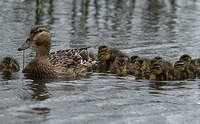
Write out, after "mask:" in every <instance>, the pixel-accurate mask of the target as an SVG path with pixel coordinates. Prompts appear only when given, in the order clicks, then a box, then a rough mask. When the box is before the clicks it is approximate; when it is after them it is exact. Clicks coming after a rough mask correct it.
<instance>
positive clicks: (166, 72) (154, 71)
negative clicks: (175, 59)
mask: <svg viewBox="0 0 200 124" xmlns="http://www.w3.org/2000/svg"><path fill="white" fill-rule="evenodd" d="M149 79H150V80H161V81H169V80H174V69H173V68H172V67H170V66H165V64H163V63H162V62H161V63H154V64H153V65H152V66H151V73H150V76H149Z"/></svg>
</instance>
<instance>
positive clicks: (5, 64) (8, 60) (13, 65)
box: [1, 57, 19, 73]
mask: <svg viewBox="0 0 200 124" xmlns="http://www.w3.org/2000/svg"><path fill="white" fill-rule="evenodd" d="M1 69H2V71H3V72H9V73H11V72H16V71H19V63H18V61H17V60H15V59H14V58H12V57H4V58H3V59H2V60H1Z"/></svg>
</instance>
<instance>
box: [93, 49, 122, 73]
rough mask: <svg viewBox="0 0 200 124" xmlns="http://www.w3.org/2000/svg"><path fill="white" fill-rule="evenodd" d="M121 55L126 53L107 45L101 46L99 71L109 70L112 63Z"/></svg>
mask: <svg viewBox="0 0 200 124" xmlns="http://www.w3.org/2000/svg"><path fill="white" fill-rule="evenodd" d="M121 55H122V56H123V55H124V54H123V53H122V52H121V51H120V50H117V49H110V48H108V47H107V46H105V45H103V46H100V47H99V49H98V55H97V61H98V66H97V71H98V72H107V71H108V70H109V69H110V65H111V63H113V62H114V60H115V58H116V57H117V56H121Z"/></svg>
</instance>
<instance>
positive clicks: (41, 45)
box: [18, 26, 91, 77]
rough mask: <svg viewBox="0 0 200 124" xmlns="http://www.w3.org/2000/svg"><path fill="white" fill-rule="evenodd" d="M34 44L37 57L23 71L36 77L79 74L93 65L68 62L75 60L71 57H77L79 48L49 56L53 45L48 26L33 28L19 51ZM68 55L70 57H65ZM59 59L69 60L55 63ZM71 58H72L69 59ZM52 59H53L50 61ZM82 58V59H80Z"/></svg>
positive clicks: (81, 62)
mask: <svg viewBox="0 0 200 124" xmlns="http://www.w3.org/2000/svg"><path fill="white" fill-rule="evenodd" d="M32 44H34V45H35V46H36V56H35V58H34V59H33V60H32V61H31V62H30V63H29V64H28V65H27V66H26V67H25V68H24V69H23V73H27V74H28V75H30V76H34V77H46V76H53V77H54V76H57V75H73V76H77V75H79V74H80V73H82V72H85V71H87V70H88V68H89V67H91V65H90V64H88V63H87V62H85V63H84V62H83V61H79V62H78V63H76V66H73V67H71V66H70V65H69V64H68V63H67V62H69V61H73V59H71V58H74V57H75V58H76V56H80V55H77V54H79V53H76V52H77V51H79V49H76V50H71V51H72V53H71V52H70V51H68V52H67V53H71V54H66V55H63V54H65V53H63V52H62V53H63V54H62V55H61V56H60V52H58V53H57V54H54V55H53V56H52V55H51V58H49V51H50V46H51V34H50V32H49V30H48V28H47V27H46V26H37V27H35V28H33V29H32V30H31V32H30V36H29V37H28V38H27V40H26V42H25V43H24V44H22V46H21V47H20V48H19V49H18V50H19V51H21V50H25V49H27V48H29V47H31V46H32ZM64 56H68V57H64ZM53 58H56V59H57V60H58V61H59V60H60V59H61V60H62V61H67V62H66V63H59V64H55V61H54V60H55V59H53ZM68 59H71V60H68ZM50 60H51V61H50ZM79 60H80V59H79Z"/></svg>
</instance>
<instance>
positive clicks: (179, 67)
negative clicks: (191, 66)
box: [174, 61, 185, 72]
mask: <svg viewBox="0 0 200 124" xmlns="http://www.w3.org/2000/svg"><path fill="white" fill-rule="evenodd" d="M174 68H175V69H176V70H178V71H180V72H181V71H184V70H185V62H184V61H176V62H175V63H174Z"/></svg>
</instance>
